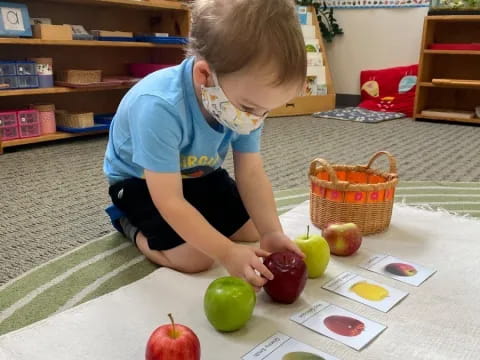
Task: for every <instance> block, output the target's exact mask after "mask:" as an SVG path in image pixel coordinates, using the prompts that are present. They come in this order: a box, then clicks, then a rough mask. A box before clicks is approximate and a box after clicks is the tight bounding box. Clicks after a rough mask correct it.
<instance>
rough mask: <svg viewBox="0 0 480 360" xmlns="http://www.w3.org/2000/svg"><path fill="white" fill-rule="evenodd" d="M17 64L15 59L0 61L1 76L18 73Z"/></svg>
mask: <svg viewBox="0 0 480 360" xmlns="http://www.w3.org/2000/svg"><path fill="white" fill-rule="evenodd" d="M16 74H17V72H16V66H15V62H13V61H0V76H11V75H16Z"/></svg>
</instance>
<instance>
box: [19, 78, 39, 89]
mask: <svg viewBox="0 0 480 360" xmlns="http://www.w3.org/2000/svg"><path fill="white" fill-rule="evenodd" d="M17 86H18V88H19V89H29V88H38V86H39V84H38V76H37V75H33V76H29V75H26V76H17Z"/></svg>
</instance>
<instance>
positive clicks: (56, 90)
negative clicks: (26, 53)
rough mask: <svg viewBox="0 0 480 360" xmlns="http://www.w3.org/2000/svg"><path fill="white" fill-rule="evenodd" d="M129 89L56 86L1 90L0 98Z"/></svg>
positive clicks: (121, 86)
mask: <svg viewBox="0 0 480 360" xmlns="http://www.w3.org/2000/svg"><path fill="white" fill-rule="evenodd" d="M131 87H132V85H112V86H101V87H84V88H68V87H62V86H56V87H52V88H38V89H15V90H1V91H0V97H4V96H31V95H48V94H71V93H83V92H92V91H108V90H123V89H130V88H131Z"/></svg>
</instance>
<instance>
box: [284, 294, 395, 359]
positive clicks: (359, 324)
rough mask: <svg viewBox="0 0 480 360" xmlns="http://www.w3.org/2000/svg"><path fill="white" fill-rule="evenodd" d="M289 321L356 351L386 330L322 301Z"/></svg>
mask: <svg viewBox="0 0 480 360" xmlns="http://www.w3.org/2000/svg"><path fill="white" fill-rule="evenodd" d="M290 320H292V321H295V322H296V323H298V324H300V325H303V326H305V327H307V328H309V329H310V330H313V331H315V332H317V333H319V334H322V335H324V336H327V337H329V338H331V339H333V340H337V341H339V342H341V343H342V344H345V345H347V346H349V347H351V348H353V349H355V350H358V351H359V350H361V349H363V348H364V347H365V346H366V345H368V344H369V343H370V342H372V341H373V340H374V339H375V338H376V337H377V336H378V335H380V334H381V333H382V332H383V331H384V330H385V329H386V328H387V327H386V326H385V325H382V324H379V323H377V322H375V321H372V320H369V319H367V318H364V317H363V316H360V315H357V314H354V313H352V312H350V311H347V310H345V309H343V308H341V307H338V306H335V305H332V304H329V303H327V302H324V301H319V302H317V303H315V304H314V305H312V306H311V307H309V308H308V309H306V310H303V311H301V312H299V313H297V314H295V315H293V316H292V317H291V318H290Z"/></svg>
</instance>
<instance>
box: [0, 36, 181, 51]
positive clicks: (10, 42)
mask: <svg viewBox="0 0 480 360" xmlns="http://www.w3.org/2000/svg"><path fill="white" fill-rule="evenodd" d="M0 44H4V45H48V46H99V47H131V48H177V49H181V48H183V46H184V45H180V44H154V43H149V42H136V41H98V40H42V39H20V38H0Z"/></svg>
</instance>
